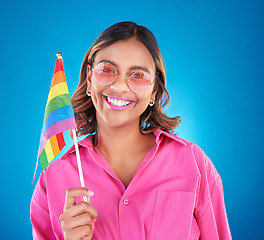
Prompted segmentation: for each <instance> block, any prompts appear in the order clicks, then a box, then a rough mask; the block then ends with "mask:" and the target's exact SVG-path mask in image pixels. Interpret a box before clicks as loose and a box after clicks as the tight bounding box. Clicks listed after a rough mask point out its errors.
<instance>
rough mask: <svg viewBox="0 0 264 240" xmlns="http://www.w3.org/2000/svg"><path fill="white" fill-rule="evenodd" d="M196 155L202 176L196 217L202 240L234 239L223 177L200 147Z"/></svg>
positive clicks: (195, 149)
mask: <svg viewBox="0 0 264 240" xmlns="http://www.w3.org/2000/svg"><path fill="white" fill-rule="evenodd" d="M194 155H195V158H196V161H197V165H198V168H199V171H200V174H201V179H200V185H199V189H198V198H197V201H196V206H195V217H196V221H197V223H198V226H199V229H200V239H201V240H213V239H221V240H229V239H232V237H231V232H230V228H229V224H228V219H227V214H226V209H225V203H224V191H223V184H222V180H221V177H220V176H219V174H218V172H217V171H216V169H215V167H214V165H213V163H212V162H211V160H210V159H209V158H208V157H207V156H206V155H205V154H204V152H203V151H202V150H201V149H200V148H199V147H197V146H196V147H194Z"/></svg>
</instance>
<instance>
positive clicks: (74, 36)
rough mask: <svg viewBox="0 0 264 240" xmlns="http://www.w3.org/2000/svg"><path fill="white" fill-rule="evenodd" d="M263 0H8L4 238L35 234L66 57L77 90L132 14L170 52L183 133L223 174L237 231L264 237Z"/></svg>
mask: <svg viewBox="0 0 264 240" xmlns="http://www.w3.org/2000/svg"><path fill="white" fill-rule="evenodd" d="M263 7H264V4H263V1H256V0H240V1H238V0H237V1H235V0H229V1H226V0H221V1H220V0H215V1H209V0H207V1H205V0H201V1H194V0H193V1H192V0H186V1H178V0H174V1H144V0H141V1H138V0H135V1H130V2H129V3H125V1H95V2H92V1H67V0H65V1H41V2H40V1H39V2H36V1H12V0H10V1H5V2H3V1H1V6H0V34H1V37H0V47H1V51H0V56H1V57H0V76H1V86H0V91H1V94H0V97H1V126H2V128H1V131H0V132H1V144H0V147H1V168H0V169H1V170H0V171H1V174H0V177H1V179H0V184H1V198H0V207H1V224H0V233H1V239H31V238H32V237H31V224H30V219H29V204H30V199H31V194H32V192H33V189H34V186H32V185H31V180H32V175H33V172H34V169H35V161H36V155H37V150H38V143H39V137H40V132H41V128H42V121H43V116H44V109H45V105H46V100H47V95H48V92H49V88H50V83H51V78H52V74H53V69H54V63H55V61H56V55H55V54H56V52H57V51H61V52H62V53H63V59H64V68H65V73H66V79H67V82H68V87H69V91H70V94H72V93H73V92H74V91H75V89H76V87H77V83H78V79H79V71H80V67H81V63H82V60H83V56H84V54H85V52H86V51H87V49H88V48H89V47H90V45H91V44H92V43H93V41H94V40H95V39H96V38H97V36H98V35H99V34H100V33H101V32H102V31H103V30H104V29H106V28H107V27H109V26H110V25H112V24H114V23H116V22H119V21H124V20H130V21H135V22H136V23H138V24H141V25H144V26H146V27H148V28H149V29H150V30H151V31H152V32H153V33H154V34H155V35H156V38H157V41H158V43H159V46H160V49H161V52H162V54H163V57H164V60H165V64H166V70H167V79H168V90H169V92H170V94H171V103H170V105H169V107H168V108H167V110H166V111H167V113H168V114H169V115H170V116H174V115H180V116H181V117H182V124H181V126H180V127H179V128H178V129H177V131H176V132H177V134H178V136H180V137H183V138H185V139H188V140H190V141H193V142H195V143H196V144H198V145H199V146H200V147H201V148H202V149H203V150H204V151H205V153H206V154H207V155H208V156H209V157H210V158H211V159H212V161H213V163H214V165H215V166H216V168H217V170H218V172H219V173H220V175H221V177H222V180H223V184H224V191H225V202H226V208H227V214H228V219H229V223H230V227H231V232H232V235H233V238H234V239H261V237H263V231H262V228H263V224H264V221H263V215H264V210H263V209H264V208H263V202H264V197H263V183H262V176H263V166H264V164H263V160H264V159H263V154H262V148H263V133H264V131H263V120H264V119H263V93H262V91H263V77H264V73H263V69H264V47H263V42H264V26H263V25H264V24H263V23H264V21H263V20H264V14H263V9H264V8H263Z"/></svg>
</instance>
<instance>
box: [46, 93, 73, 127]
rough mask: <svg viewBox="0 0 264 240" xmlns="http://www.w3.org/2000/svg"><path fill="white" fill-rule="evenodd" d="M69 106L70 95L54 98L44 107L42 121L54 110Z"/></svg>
mask: <svg viewBox="0 0 264 240" xmlns="http://www.w3.org/2000/svg"><path fill="white" fill-rule="evenodd" d="M66 106H71V97H70V94H62V95H59V96H57V97H55V98H53V99H52V100H51V101H50V102H49V103H48V105H47V106H46V110H45V115H44V121H43V122H45V120H46V118H47V117H48V116H49V115H50V113H52V112H53V111H54V110H56V109H58V108H61V107H66Z"/></svg>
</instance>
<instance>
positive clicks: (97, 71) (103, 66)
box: [94, 62, 116, 85]
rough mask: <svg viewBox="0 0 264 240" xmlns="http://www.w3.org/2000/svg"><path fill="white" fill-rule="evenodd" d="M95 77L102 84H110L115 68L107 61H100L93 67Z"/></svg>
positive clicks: (114, 74) (113, 77)
mask: <svg viewBox="0 0 264 240" xmlns="http://www.w3.org/2000/svg"><path fill="white" fill-rule="evenodd" d="M94 76H95V79H96V80H97V81H98V82H99V83H101V84H104V85H107V84H110V83H112V82H113V81H114V80H115V77H116V69H115V67H114V66H113V65H112V64H110V63H107V62H101V63H99V64H98V65H96V67H95V68H94Z"/></svg>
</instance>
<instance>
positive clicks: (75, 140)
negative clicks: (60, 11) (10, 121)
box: [56, 52, 88, 202]
mask: <svg viewBox="0 0 264 240" xmlns="http://www.w3.org/2000/svg"><path fill="white" fill-rule="evenodd" d="M56 56H57V58H58V59H59V58H61V59H62V54H61V53H60V52H57V54H56ZM72 135H73V141H74V146H75V152H76V159H77V165H78V170H79V177H80V182H81V187H85V184H84V177H83V170H82V164H81V159H80V152H79V147H78V143H77V136H76V131H75V129H72ZM83 200H84V201H85V202H88V199H87V197H86V196H83Z"/></svg>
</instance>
